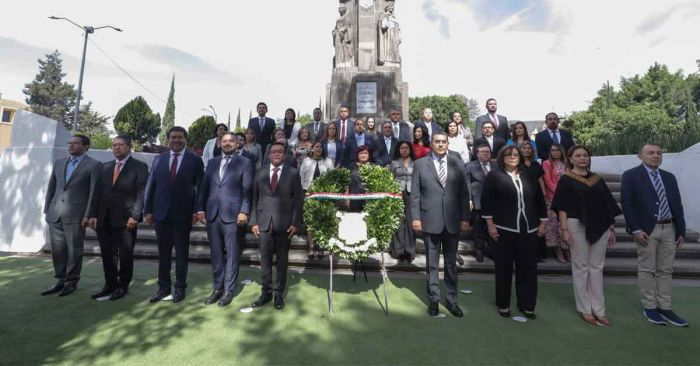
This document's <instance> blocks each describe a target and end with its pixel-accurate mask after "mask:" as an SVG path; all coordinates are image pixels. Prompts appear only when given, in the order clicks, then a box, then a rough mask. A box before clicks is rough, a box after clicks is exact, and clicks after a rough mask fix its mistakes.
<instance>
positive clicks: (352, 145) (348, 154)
mask: <svg viewBox="0 0 700 366" xmlns="http://www.w3.org/2000/svg"><path fill="white" fill-rule="evenodd" d="M365 145H366V146H369V147H370V149H374V138H373V137H372V135H368V134H366V133H365ZM359 148H360V147H359V146H358V145H357V139H356V138H355V132H353V133H352V135H351V136H348V138H347V140H346V142H345V149H344V150H343V166H344V167H346V168H350V166H352V164H353V163H355V162H357V149H359ZM371 158H372V157H371V156H370V159H371Z"/></svg>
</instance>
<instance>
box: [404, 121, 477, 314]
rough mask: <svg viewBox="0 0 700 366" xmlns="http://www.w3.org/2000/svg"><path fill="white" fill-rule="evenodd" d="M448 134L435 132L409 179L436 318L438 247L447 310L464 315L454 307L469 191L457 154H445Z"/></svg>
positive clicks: (431, 304)
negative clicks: (428, 148)
mask: <svg viewBox="0 0 700 366" xmlns="http://www.w3.org/2000/svg"><path fill="white" fill-rule="evenodd" d="M447 144H448V141H447V135H446V134H445V133H444V132H438V131H434V132H433V135H432V137H431V147H432V149H433V151H432V153H431V154H428V155H426V156H425V157H423V158H421V159H418V160H417V161H416V162H415V167H414V169H413V177H412V180H411V187H412V188H411V214H412V215H413V222H412V226H413V230H414V231H416V233H421V232H422V233H423V242H424V243H425V248H426V253H427V258H426V267H427V268H426V272H427V273H428V286H427V292H428V301H429V305H428V314H429V315H431V316H437V315H438V313H439V311H438V303H439V302H440V284H439V281H440V280H439V274H440V247H442V255H443V259H444V262H445V288H446V296H445V297H446V304H445V305H446V307H447V310H449V311H450V313H452V315H454V316H456V317H461V316H463V315H464V313H463V312H462V309H460V308H459V306H458V305H457V263H456V256H457V245H458V243H459V233H460V231H462V232H463V231H466V230H467V229H469V205H468V203H467V197H469V188H468V186H467V184H466V181H465V175H464V165H463V163H462V160H461V159H460V158H459V156H458V155H457V154H447Z"/></svg>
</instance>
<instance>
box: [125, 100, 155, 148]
mask: <svg viewBox="0 0 700 366" xmlns="http://www.w3.org/2000/svg"><path fill="white" fill-rule="evenodd" d="M113 122H114V129H115V130H116V131H117V133H119V134H125V135H128V136H129V137H131V139H132V140H133V141H134V142H137V145H141V144H144V143H147V142H148V143H154V142H155V140H156V136H158V132H160V114H159V113H153V111H152V110H151V107H149V106H148V103H146V100H145V99H143V97H141V96H138V97H136V98H134V99H132V100H131V101H129V102H128V103H126V104H125V105H124V106H123V107H121V109H119V112H117V115H116V116H114V121H113Z"/></svg>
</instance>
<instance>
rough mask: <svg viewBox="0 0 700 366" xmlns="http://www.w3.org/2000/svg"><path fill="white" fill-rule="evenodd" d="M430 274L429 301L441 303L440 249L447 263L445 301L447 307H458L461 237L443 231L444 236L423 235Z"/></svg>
mask: <svg viewBox="0 0 700 366" xmlns="http://www.w3.org/2000/svg"><path fill="white" fill-rule="evenodd" d="M423 242H424V243H425V253H426V256H427V258H426V266H427V268H426V272H428V286H427V292H428V301H430V302H431V303H439V302H440V247H442V259H443V262H444V263H445V300H446V302H447V305H449V306H454V305H457V245H458V243H459V235H456V234H450V233H448V232H447V230H443V232H442V234H428V233H423Z"/></svg>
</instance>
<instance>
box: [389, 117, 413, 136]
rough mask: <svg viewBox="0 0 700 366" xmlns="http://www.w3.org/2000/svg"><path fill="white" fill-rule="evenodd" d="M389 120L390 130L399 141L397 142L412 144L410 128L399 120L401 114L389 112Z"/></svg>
mask: <svg viewBox="0 0 700 366" xmlns="http://www.w3.org/2000/svg"><path fill="white" fill-rule="evenodd" d="M389 120H390V121H391V130H392V133H393V135H394V137H395V138H397V139H399V141H411V142H413V131H412V130H411V126H409V125H408V123H406V122H404V121H402V120H401V113H400V112H399V111H397V110H393V111H391V114H390V115H389Z"/></svg>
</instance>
